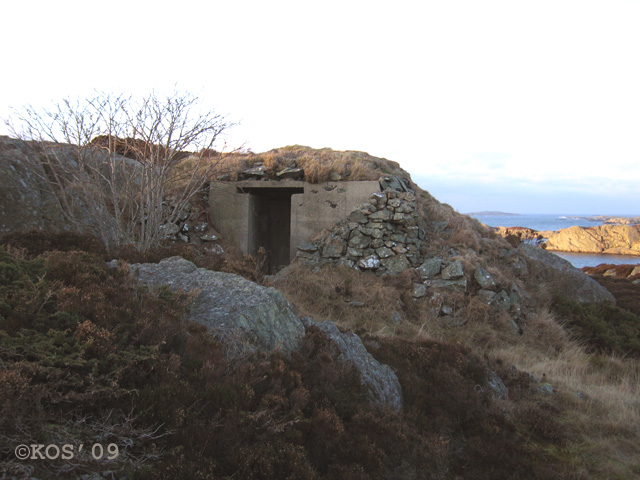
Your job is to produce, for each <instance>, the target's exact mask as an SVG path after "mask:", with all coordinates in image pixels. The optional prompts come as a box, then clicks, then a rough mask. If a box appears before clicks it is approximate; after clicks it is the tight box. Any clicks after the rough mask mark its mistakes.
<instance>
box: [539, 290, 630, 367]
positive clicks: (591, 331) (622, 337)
mask: <svg viewBox="0 0 640 480" xmlns="http://www.w3.org/2000/svg"><path fill="white" fill-rule="evenodd" d="M552 308H553V310H554V312H555V313H556V314H557V315H558V316H559V317H560V320H561V321H563V322H565V328H566V329H567V330H568V331H569V332H570V333H572V334H573V335H575V336H576V337H577V338H578V339H579V340H581V341H583V342H585V344H586V345H587V346H588V347H589V349H590V350H591V351H594V352H604V353H609V354H611V353H615V354H618V355H623V356H626V355H630V356H633V357H638V356H640V318H639V317H638V315H635V314H634V313H632V312H630V311H628V310H624V309H622V308H619V307H617V306H615V305H612V304H610V303H608V302H602V303H598V304H582V303H579V302H576V301H574V300H570V299H566V298H562V297H555V298H554V301H553V303H552Z"/></svg>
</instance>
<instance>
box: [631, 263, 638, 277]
mask: <svg viewBox="0 0 640 480" xmlns="http://www.w3.org/2000/svg"><path fill="white" fill-rule="evenodd" d="M634 275H640V265H637V266H635V267H633V270H631V273H630V274H629V276H630V277H633V276H634Z"/></svg>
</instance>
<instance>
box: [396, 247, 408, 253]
mask: <svg viewBox="0 0 640 480" xmlns="http://www.w3.org/2000/svg"><path fill="white" fill-rule="evenodd" d="M393 251H394V252H396V253H400V254H402V253H407V251H408V250H407V249H406V248H405V246H404V245H396V246H395V247H393Z"/></svg>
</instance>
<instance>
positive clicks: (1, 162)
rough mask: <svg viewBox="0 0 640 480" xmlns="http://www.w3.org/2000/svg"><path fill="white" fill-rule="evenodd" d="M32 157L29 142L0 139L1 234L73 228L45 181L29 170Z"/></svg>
mask: <svg viewBox="0 0 640 480" xmlns="http://www.w3.org/2000/svg"><path fill="white" fill-rule="evenodd" d="M30 154H31V151H30V149H29V146H28V145H27V143H26V142H23V141H22V140H17V139H13V138H9V137H5V136H0V233H5V232H16V231H27V230H48V231H60V230H64V229H65V227H66V228H69V226H68V225H67V222H66V221H65V219H64V217H63V215H62V211H61V210H60V207H59V206H58V204H57V202H56V200H55V198H54V197H53V195H51V194H48V193H47V188H46V185H45V184H44V182H43V181H42V179H41V178H39V175H38V174H37V172H33V171H32V170H31V169H30V168H27V167H26V165H27V162H28V156H29V155H30ZM43 174H44V172H41V173H40V175H43Z"/></svg>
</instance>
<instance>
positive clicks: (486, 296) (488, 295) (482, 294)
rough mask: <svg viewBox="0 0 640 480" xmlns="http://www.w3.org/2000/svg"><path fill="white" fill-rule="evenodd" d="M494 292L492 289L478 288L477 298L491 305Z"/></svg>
mask: <svg viewBox="0 0 640 480" xmlns="http://www.w3.org/2000/svg"><path fill="white" fill-rule="evenodd" d="M495 295H496V292H494V291H492V290H480V291H479V292H478V299H479V300H480V301H481V302H482V303H486V304H487V305H491V300H493V297H495Z"/></svg>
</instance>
